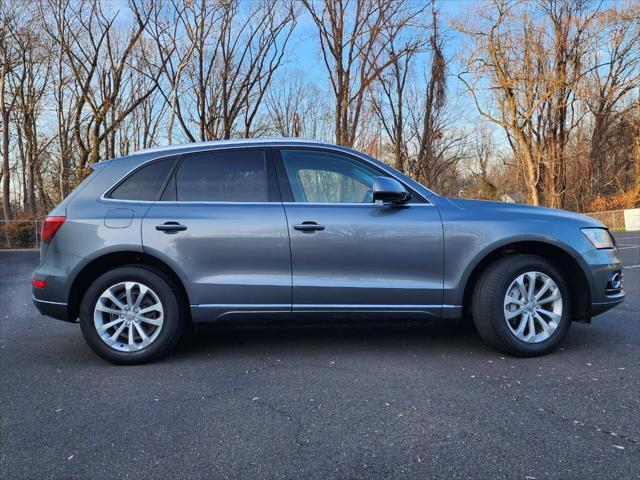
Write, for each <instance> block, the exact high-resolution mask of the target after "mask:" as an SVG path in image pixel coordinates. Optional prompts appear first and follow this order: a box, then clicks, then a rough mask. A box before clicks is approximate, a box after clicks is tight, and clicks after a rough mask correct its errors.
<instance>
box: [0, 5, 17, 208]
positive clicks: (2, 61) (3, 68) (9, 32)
mask: <svg viewBox="0 0 640 480" xmlns="http://www.w3.org/2000/svg"><path fill="white" fill-rule="evenodd" d="M19 7H20V5H19V4H18V3H17V2H16V3H14V4H8V3H6V2H2V4H0V118H1V119H2V127H1V131H2V147H1V148H2V211H3V215H4V219H5V220H11V218H12V212H11V201H10V193H11V171H10V162H9V155H10V153H11V152H10V130H9V122H10V117H11V111H12V110H13V107H14V106H15V104H16V102H17V100H18V97H17V95H16V94H15V92H13V91H11V89H10V85H9V80H10V76H11V75H12V74H14V73H15V70H16V69H17V68H18V64H19V61H20V60H19V52H18V50H17V48H16V44H15V38H14V35H13V34H14V32H15V30H16V28H17V22H18V9H19Z"/></svg>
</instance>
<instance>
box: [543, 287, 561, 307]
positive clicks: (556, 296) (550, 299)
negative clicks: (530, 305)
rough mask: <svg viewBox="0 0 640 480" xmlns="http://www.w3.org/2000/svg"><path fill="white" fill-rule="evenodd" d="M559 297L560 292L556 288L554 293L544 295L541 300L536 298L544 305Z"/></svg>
mask: <svg viewBox="0 0 640 480" xmlns="http://www.w3.org/2000/svg"><path fill="white" fill-rule="evenodd" d="M559 299H560V292H559V291H558V290H556V291H555V292H554V293H552V294H551V295H549V296H548V297H545V298H543V299H541V300H538V303H539V304H540V305H545V304H547V303H549V302H553V301H555V300H559Z"/></svg>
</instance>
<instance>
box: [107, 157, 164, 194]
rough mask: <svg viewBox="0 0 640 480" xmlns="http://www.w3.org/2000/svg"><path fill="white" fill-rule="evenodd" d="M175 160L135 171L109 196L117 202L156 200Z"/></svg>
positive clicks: (158, 162)
mask: <svg viewBox="0 0 640 480" xmlns="http://www.w3.org/2000/svg"><path fill="white" fill-rule="evenodd" d="M174 161H175V159H173V158H167V159H165V160H159V161H157V162H153V163H150V164H149V165H146V166H144V167H142V168H141V169H139V170H137V171H135V172H134V173H132V174H131V175H129V177H127V179H126V180H125V181H124V182H122V183H121V184H120V185H118V186H117V187H116V188H115V190H113V191H112V192H111V195H109V197H110V198H116V199H118V200H157V199H158V197H159V196H160V193H161V192H160V190H161V189H162V187H163V185H164V182H165V180H166V178H167V175H168V174H169V171H170V170H171V167H172V165H173V163H174Z"/></svg>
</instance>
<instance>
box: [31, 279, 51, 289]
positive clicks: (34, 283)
mask: <svg viewBox="0 0 640 480" xmlns="http://www.w3.org/2000/svg"><path fill="white" fill-rule="evenodd" d="M31 286H32V287H35V288H47V282H45V281H44V280H36V279H35V278H32V279H31Z"/></svg>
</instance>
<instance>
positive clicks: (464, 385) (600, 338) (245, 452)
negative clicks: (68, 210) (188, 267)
mask: <svg viewBox="0 0 640 480" xmlns="http://www.w3.org/2000/svg"><path fill="white" fill-rule="evenodd" d="M617 238H618V243H619V246H620V248H621V254H622V256H623V258H624V261H625V264H626V265H627V267H629V268H626V269H625V270H624V275H625V285H626V290H627V294H628V297H627V300H626V302H625V303H624V304H622V305H620V306H618V307H617V308H615V309H614V310H611V311H610V312H607V313H605V314H603V315H601V316H599V317H596V318H594V319H593V323H592V324H591V325H585V324H573V325H572V327H571V331H570V333H569V335H568V337H567V339H566V341H565V342H564V344H563V345H562V348H560V349H559V350H557V351H556V352H554V353H552V354H550V355H548V356H545V357H541V358H533V359H517V358H511V357H507V356H504V355H501V354H499V353H497V352H495V351H494V350H492V349H490V348H488V347H486V346H485V345H484V344H483V343H482V342H481V341H480V340H479V338H478V337H477V336H476V334H475V331H474V330H473V327H472V326H469V325H468V324H465V323H459V322H446V323H434V324H428V325H415V324H414V325H399V324H375V325H357V326H336V325H325V326H317V325H316V326H301V325H295V324H289V325H286V326H282V325H279V326H274V325H249V326H247V325H243V326H238V327H227V326H225V327H216V328H213V329H211V330H208V331H206V332H201V333H198V334H196V335H194V336H193V337H191V338H190V339H188V340H186V341H184V342H182V343H181V344H180V345H179V347H178V348H177V350H176V351H175V352H174V353H172V354H171V355H170V356H169V357H168V358H166V359H164V360H162V361H159V362H157V363H153V364H150V365H144V366H136V367H116V366H113V365H110V364H108V363H106V362H104V361H103V360H101V359H100V358H98V357H97V356H95V355H94V354H93V353H92V352H91V351H90V350H89V348H88V347H87V346H86V345H85V343H84V341H83V339H82V336H81V334H80V330H79V328H78V326H77V325H74V324H67V323H64V322H60V321H57V320H53V319H49V318H46V317H42V316H41V315H40V314H39V313H38V312H37V311H36V309H35V307H34V306H33V305H32V303H31V293H30V283H29V282H30V280H29V279H30V274H31V271H32V270H33V269H34V268H35V266H36V264H37V261H38V260H37V253H36V252H33V251H27V252H16V251H14V252H0V389H1V391H0V477H1V478H4V479H30V480H35V479H44V478H52V479H59V478H78V479H90V478H91V479H93V478H95V479H119V478H134V479H147V478H149V479H155V478H157V479H181V478H185V479H186V478H189V479H196V478H207V479H209V478H210V479H224V478H232V479H236V478H264V479H271V478H290V479H307V478H336V479H360V478H361V479H393V478H416V479H427V478H442V479H445V478H446V479H453V478H460V479H467V478H469V479H501V478H504V479H550V478H554V479H581V480H583V479H591V478H593V479H609V478H611V479H638V478H640V414H639V411H638V410H639V407H640V233H635V234H633V233H628V234H618V235H617ZM634 266H635V267H634Z"/></svg>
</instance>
